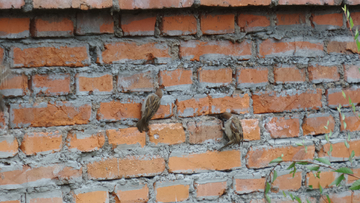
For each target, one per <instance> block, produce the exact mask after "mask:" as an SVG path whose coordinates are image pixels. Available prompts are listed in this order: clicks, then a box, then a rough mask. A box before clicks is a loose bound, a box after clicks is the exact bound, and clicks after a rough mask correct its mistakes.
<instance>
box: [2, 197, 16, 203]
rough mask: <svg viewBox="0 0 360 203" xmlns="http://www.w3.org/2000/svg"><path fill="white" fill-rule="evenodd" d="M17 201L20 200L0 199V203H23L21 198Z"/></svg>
mask: <svg viewBox="0 0 360 203" xmlns="http://www.w3.org/2000/svg"><path fill="white" fill-rule="evenodd" d="M10 199H15V198H10ZM17 199H19V200H6V199H5V200H1V199H0V203H21V200H20V199H21V198H20V197H19V198H17Z"/></svg>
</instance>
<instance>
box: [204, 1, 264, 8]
mask: <svg viewBox="0 0 360 203" xmlns="http://www.w3.org/2000/svg"><path fill="white" fill-rule="evenodd" d="M270 3H271V0H260V1H257V0H245V1H239V0H224V1H218V0H200V4H201V5H202V6H222V7H230V6H231V7H237V6H249V5H253V6H268V5H270Z"/></svg>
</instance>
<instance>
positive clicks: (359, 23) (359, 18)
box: [346, 0, 360, 30]
mask: <svg viewBox="0 0 360 203" xmlns="http://www.w3.org/2000/svg"><path fill="white" fill-rule="evenodd" d="M349 1H350V0H348V2H349ZM355 1H357V0H355ZM359 3H360V2H359ZM350 16H351V18H352V19H353V23H354V27H353V29H354V30H355V29H356V28H358V29H359V28H360V12H354V11H352V12H351V14H350ZM346 26H347V27H349V24H348V23H346Z"/></svg>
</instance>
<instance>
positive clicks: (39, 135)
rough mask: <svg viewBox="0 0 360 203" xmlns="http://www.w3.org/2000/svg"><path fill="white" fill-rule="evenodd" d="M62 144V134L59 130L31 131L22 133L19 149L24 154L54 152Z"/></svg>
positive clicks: (59, 148) (58, 149)
mask: <svg viewBox="0 0 360 203" xmlns="http://www.w3.org/2000/svg"><path fill="white" fill-rule="evenodd" d="M62 144H63V143H62V134H61V133H60V132H59V131H54V132H32V133H26V134H25V135H24V138H23V140H22V143H21V146H20V149H21V150H22V151H23V152H24V153H25V154H26V155H36V154H39V153H40V154H42V153H54V152H58V151H60V150H61V148H62Z"/></svg>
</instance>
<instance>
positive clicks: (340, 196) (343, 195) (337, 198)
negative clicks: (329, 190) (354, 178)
mask: <svg viewBox="0 0 360 203" xmlns="http://www.w3.org/2000/svg"><path fill="white" fill-rule="evenodd" d="M329 197H330V201H331V202H343V203H352V202H357V201H356V200H359V199H356V198H359V197H358V196H355V195H352V192H351V191H346V192H340V193H337V194H329ZM353 200H355V201H353ZM320 203H329V202H328V200H327V199H325V200H323V199H321V201H320Z"/></svg>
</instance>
